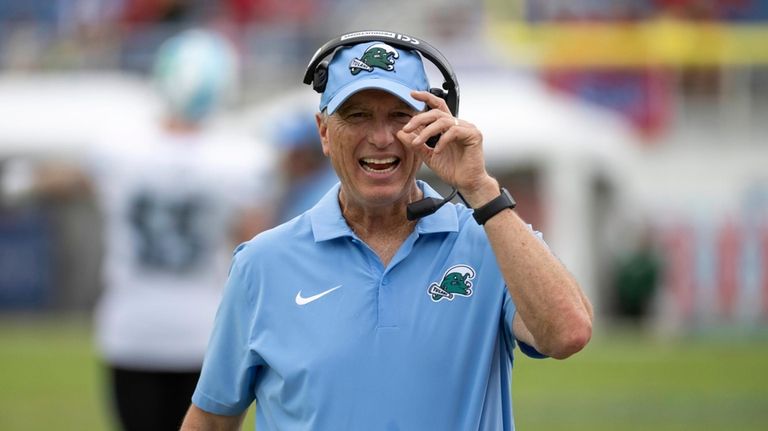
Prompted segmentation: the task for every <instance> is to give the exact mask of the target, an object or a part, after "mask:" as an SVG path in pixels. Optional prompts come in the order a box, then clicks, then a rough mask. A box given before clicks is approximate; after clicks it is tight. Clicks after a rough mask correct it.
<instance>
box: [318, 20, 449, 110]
mask: <svg viewBox="0 0 768 431" xmlns="http://www.w3.org/2000/svg"><path fill="white" fill-rule="evenodd" d="M365 42H385V43H387V44H389V45H392V46H396V47H398V48H402V49H412V50H415V51H418V52H419V53H420V54H421V55H422V56H423V57H424V58H426V59H427V60H429V61H430V62H431V63H432V64H434V65H435V66H436V67H437V69H438V70H439V71H440V73H441V74H442V75H443V79H444V80H445V82H443V85H442V88H443V89H442V90H441V89H439V88H432V89H430V92H431V93H432V94H435V95H437V96H440V97H442V98H443V99H445V102H446V104H447V105H448V109H450V111H451V113H452V114H453V115H454V116H458V115H459V83H458V81H457V80H456V74H455V73H454V72H453V68H451V65H450V64H449V63H448V60H446V59H445V57H444V56H443V54H441V53H440V51H438V50H437V49H436V48H434V47H433V46H432V45H430V44H428V43H427V42H424V41H423V40H420V39H417V38H415V37H412V36H408V35H406V34H402V33H395V32H391V31H379V30H367V31H356V32H353V33H346V34H343V35H341V36H339V37H337V38H335V39H333V40H330V41H328V42H326V43H325V44H324V45H323V46H321V47H320V48H319V49H318V50H317V52H315V55H314V56H312V60H310V61H309V64H308V65H307V70H306V72H305V73H304V83H305V84H307V85H312V84H313V82H314V84H315V85H314V88H315V90H317V91H318V92H319V93H322V92H323V91H324V89H325V83H324V82H323V83H320V85H318V84H319V83H318V82H317V81H319V80H320V79H323V80H324V79H325V77H322V78H321V77H319V76H317V72H318V69H320V70H322V71H323V72H325V71H326V69H327V67H328V63H327V61H326V62H323V60H324V59H325V58H326V57H327V56H328V55H330V54H331V53H333V52H334V51H335V50H336V49H337V48H339V47H342V46H352V45H357V44H358V43H365ZM321 63H325V64H324V65H323V64H321ZM443 90H444V91H443Z"/></svg>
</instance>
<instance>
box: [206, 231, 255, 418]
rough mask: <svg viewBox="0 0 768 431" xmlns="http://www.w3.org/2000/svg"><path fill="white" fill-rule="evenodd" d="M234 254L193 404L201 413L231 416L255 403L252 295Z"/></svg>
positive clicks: (246, 269)
mask: <svg viewBox="0 0 768 431" xmlns="http://www.w3.org/2000/svg"><path fill="white" fill-rule="evenodd" d="M242 248H243V246H242V245H241V246H240V247H238V249H237V251H236V252H235V257H234V259H233V263H232V267H231V269H230V274H229V278H228V280H227V284H226V287H225V289H224V294H223V297H222V301H221V304H220V305H219V309H218V311H217V313H216V320H215V323H214V328H213V333H212V334H211V339H210V342H209V344H208V350H207V353H206V356H205V361H204V363H203V369H202V372H201V375H200V380H199V381H198V384H197V388H196V389H195V392H194V394H193V396H192V402H193V403H194V404H195V405H196V406H197V407H199V408H200V409H202V410H205V411H207V412H210V413H214V414H218V415H228V416H234V415H239V414H241V413H242V412H243V411H245V410H246V409H247V408H248V406H250V405H251V403H252V402H253V400H254V381H255V379H256V374H257V372H258V369H259V367H260V366H261V365H263V361H262V359H261V357H260V356H259V355H258V354H257V353H256V352H254V351H253V349H251V347H250V346H251V343H250V340H251V336H252V331H253V322H254V318H255V314H254V311H253V310H255V309H256V308H257V307H256V306H255V295H254V294H253V276H252V274H251V269H250V266H249V265H248V262H247V259H245V258H244V256H243V254H245V253H240V254H238V252H239V251H241V250H242Z"/></svg>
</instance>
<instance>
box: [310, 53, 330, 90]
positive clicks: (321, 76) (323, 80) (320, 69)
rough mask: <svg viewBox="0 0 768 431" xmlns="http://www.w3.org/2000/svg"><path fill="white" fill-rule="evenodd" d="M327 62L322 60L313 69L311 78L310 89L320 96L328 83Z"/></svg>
mask: <svg viewBox="0 0 768 431" xmlns="http://www.w3.org/2000/svg"><path fill="white" fill-rule="evenodd" d="M328 63H329V61H328V60H323V61H321V62H320V64H318V65H317V67H315V72H314V75H313V78H312V88H313V89H314V90H315V91H317V92H318V93H320V94H322V93H323V92H324V91H325V85H326V84H327V83H328Z"/></svg>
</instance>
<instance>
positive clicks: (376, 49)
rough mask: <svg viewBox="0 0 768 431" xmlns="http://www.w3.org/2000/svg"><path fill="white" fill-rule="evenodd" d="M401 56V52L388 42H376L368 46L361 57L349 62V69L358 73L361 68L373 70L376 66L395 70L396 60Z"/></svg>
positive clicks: (368, 70)
mask: <svg viewBox="0 0 768 431" xmlns="http://www.w3.org/2000/svg"><path fill="white" fill-rule="evenodd" d="M398 58H400V53H399V52H397V51H396V50H395V48H392V47H391V46H389V45H387V44H386V43H376V44H373V45H371V46H369V47H368V49H366V50H365V52H364V53H363V55H362V56H361V57H360V58H353V59H352V62H351V63H349V70H350V72H352V74H353V75H357V74H358V73H360V71H361V70H365V71H366V72H373V68H374V67H378V68H379V69H384V70H386V71H388V72H391V71H393V70H395V60H397V59H398Z"/></svg>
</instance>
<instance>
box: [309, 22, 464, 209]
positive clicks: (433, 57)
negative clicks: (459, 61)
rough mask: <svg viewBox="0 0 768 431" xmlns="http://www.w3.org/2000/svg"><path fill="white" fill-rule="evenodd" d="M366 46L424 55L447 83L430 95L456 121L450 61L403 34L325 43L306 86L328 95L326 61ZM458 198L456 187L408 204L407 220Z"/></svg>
mask: <svg viewBox="0 0 768 431" xmlns="http://www.w3.org/2000/svg"><path fill="white" fill-rule="evenodd" d="M365 42H385V43H387V44H389V45H392V46H396V47H398V48H402V49H408V50H414V51H417V52H418V53H419V54H421V56H422V57H424V58H426V59H427V60H429V61H430V62H431V63H432V64H434V65H435V66H436V67H437V69H438V70H439V71H440V73H441V74H442V75H443V79H444V80H445V81H444V82H443V84H442V88H430V89H429V92H430V93H432V94H434V95H436V96H437V97H440V98H441V99H443V100H445V103H446V105H448V109H449V110H450V111H451V114H453V116H454V117H457V116H458V115H459V84H458V82H457V80H456V74H455V73H454V72H453V68H452V67H451V65H450V64H449V63H448V60H446V59H445V57H444V56H443V54H441V53H440V51H438V50H437V49H436V48H434V47H432V46H431V45H430V44H428V43H426V42H425V41H423V40H421V39H417V38H415V37H412V36H408V35H406V34H402V33H395V32H391V31H379V30H366V31H356V32H353V33H347V34H343V35H341V36H339V37H337V38H335V39H333V40H330V41H328V42H326V43H325V44H324V45H323V46H321V47H320V48H319V49H318V50H317V52H315V55H314V56H312V59H311V60H310V61H309V64H308V65H307V70H306V72H305V73H304V83H305V84H307V85H312V88H313V89H314V90H315V91H317V92H318V93H321V94H322V93H323V92H324V91H325V86H326V83H327V82H328V64H329V61H328V60H325V58H326V57H327V56H329V55H330V54H332V53H333V52H334V51H336V49H338V48H340V47H344V46H353V45H357V44H359V43H365ZM439 139H440V135H439V134H438V135H435V136H431V137H430V138H429V139H428V140H427V145H428V146H430V147H432V148H434V147H435V145H437V141H438V140H439ZM456 194H457V190H456V188H455V187H454V188H453V190H452V191H451V193H450V194H449V195H448V197H447V198H445V199H437V198H424V199H421V200H418V201H416V202H411V203H409V204H408V208H407V210H406V216H407V217H408V220H418V219H420V218H422V217H426V216H428V215H430V214H433V213H435V212H436V211H437V210H439V209H440V208H441V207H442V206H443V205H445V204H446V203H448V202H450V201H451V199H453V198H454V197H455V196H456ZM459 197H461V194H459ZM462 199H463V198H462ZM465 203H466V202H465Z"/></svg>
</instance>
